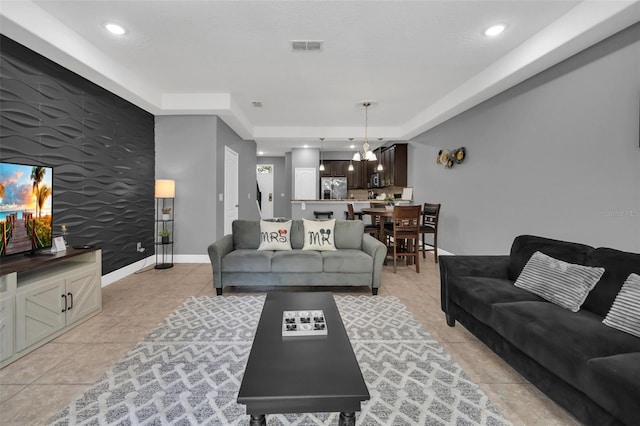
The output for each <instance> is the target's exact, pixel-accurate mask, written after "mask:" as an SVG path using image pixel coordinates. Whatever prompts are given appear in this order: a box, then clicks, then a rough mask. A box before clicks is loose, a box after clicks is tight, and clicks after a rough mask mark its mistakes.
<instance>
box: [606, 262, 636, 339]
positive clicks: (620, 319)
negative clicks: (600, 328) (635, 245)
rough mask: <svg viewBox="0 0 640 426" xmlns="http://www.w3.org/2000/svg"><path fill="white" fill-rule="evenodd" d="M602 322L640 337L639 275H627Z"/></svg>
mask: <svg viewBox="0 0 640 426" xmlns="http://www.w3.org/2000/svg"><path fill="white" fill-rule="evenodd" d="M602 323H603V324H604V325H608V326H609V327H613V328H615V329H618V330H620V331H624V332H625V333H629V334H631V335H633V336H636V337H640V275H637V274H630V275H629V278H627V280H626V281H625V282H624V285H623V286H622V288H621V289H620V293H618V295H617V296H616V299H615V300H614V301H613V305H611V310H609V313H608V314H607V316H606V317H605V318H604V320H603V321H602Z"/></svg>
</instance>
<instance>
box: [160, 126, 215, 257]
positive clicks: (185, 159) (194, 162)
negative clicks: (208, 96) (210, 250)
mask: <svg viewBox="0 0 640 426" xmlns="http://www.w3.org/2000/svg"><path fill="white" fill-rule="evenodd" d="M217 128H218V119H217V117H215V116H205V115H177V116H176V115H169V116H167V115H165V116H163V115H160V116H156V178H158V179H174V180H175V181H176V198H175V211H174V214H175V223H174V247H173V248H174V254H176V255H204V254H206V253H207V247H208V246H209V244H211V242H213V241H214V240H215V237H216V222H217V221H218V211H217V209H216V207H217V206H216V194H215V193H216V191H215V188H216V186H217V183H218V177H217V175H216V173H215V165H216V158H217V155H218V152H217V150H216V131H217Z"/></svg>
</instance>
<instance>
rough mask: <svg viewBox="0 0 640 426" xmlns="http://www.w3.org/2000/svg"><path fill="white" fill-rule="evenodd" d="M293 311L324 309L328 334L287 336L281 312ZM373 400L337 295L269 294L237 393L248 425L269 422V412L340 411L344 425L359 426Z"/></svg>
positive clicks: (323, 293) (341, 423)
mask: <svg viewBox="0 0 640 426" xmlns="http://www.w3.org/2000/svg"><path fill="white" fill-rule="evenodd" d="M292 310H293V311H295V310H310V311H311V310H322V311H324V316H325V320H326V324H327V330H328V333H327V335H326V336H302V337H283V336H282V331H281V329H282V325H281V324H282V312H283V311H292ZM369 398H370V396H369V390H368V389H367V385H366V384H365V382H364V379H363V377H362V372H361V371H360V366H359V365H358V361H357V360H356V357H355V354H354V353H353V348H352V347H351V342H350V341H349V337H348V336H347V332H346V330H345V329H344V325H343V324H342V318H340V313H339V312H338V307H337V306H336V303H335V301H334V300H333V295H332V294H331V293H327V292H314V293H296V292H293V293H270V294H268V295H267V298H266V300H265V303H264V307H263V309H262V315H261V316H260V322H259V323H258V329H257V331H256V335H255V338H254V340H253V346H252V347H251V353H250V354H249V360H248V361H247V368H246V370H245V372H244V377H243V378H242V385H241V386H240V391H239V393H238V403H239V404H244V405H246V409H247V414H249V415H250V416H251V422H250V424H251V425H264V424H266V418H265V415H266V414H274V413H316V412H340V423H339V424H340V425H345V426H346V425H355V412H356V411H360V403H361V402H362V401H366V400H368V399H369Z"/></svg>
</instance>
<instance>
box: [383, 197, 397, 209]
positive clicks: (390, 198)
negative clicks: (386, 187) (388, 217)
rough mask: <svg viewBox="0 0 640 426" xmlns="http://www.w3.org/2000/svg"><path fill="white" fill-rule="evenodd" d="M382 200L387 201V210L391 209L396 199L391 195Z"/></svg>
mask: <svg viewBox="0 0 640 426" xmlns="http://www.w3.org/2000/svg"><path fill="white" fill-rule="evenodd" d="M384 201H386V202H387V203H389V205H388V206H387V210H393V206H394V205H395V204H396V199H395V198H393V197H391V196H388V197H386V198H385V199H384Z"/></svg>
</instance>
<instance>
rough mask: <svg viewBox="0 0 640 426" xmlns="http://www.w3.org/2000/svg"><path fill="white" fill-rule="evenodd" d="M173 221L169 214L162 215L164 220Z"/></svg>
mask: <svg viewBox="0 0 640 426" xmlns="http://www.w3.org/2000/svg"><path fill="white" fill-rule="evenodd" d="M169 219H171V215H170V214H169V213H162V220H169Z"/></svg>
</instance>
